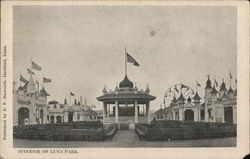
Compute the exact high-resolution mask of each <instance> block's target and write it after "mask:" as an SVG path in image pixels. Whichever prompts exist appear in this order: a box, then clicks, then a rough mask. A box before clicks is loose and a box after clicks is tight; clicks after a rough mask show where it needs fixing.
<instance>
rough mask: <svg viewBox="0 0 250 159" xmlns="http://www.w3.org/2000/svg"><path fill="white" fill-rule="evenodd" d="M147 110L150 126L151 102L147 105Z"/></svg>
mask: <svg viewBox="0 0 250 159" xmlns="http://www.w3.org/2000/svg"><path fill="white" fill-rule="evenodd" d="M146 108H147V115H148V124H150V104H149V102H148V103H147V105H146Z"/></svg>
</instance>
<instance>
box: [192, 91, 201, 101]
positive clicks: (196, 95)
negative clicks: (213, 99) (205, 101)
mask: <svg viewBox="0 0 250 159" xmlns="http://www.w3.org/2000/svg"><path fill="white" fill-rule="evenodd" d="M200 99H201V97H200V96H199V95H198V92H196V93H195V95H194V97H193V100H200Z"/></svg>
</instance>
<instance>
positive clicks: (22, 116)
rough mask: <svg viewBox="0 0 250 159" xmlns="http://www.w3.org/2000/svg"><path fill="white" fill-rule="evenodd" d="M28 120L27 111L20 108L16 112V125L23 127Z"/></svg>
mask: <svg viewBox="0 0 250 159" xmlns="http://www.w3.org/2000/svg"><path fill="white" fill-rule="evenodd" d="M28 120H29V109H28V108H23V107H22V108H20V109H19V110H18V125H25V124H26V123H27V122H28Z"/></svg>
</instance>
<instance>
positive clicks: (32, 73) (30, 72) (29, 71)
mask: <svg viewBox="0 0 250 159" xmlns="http://www.w3.org/2000/svg"><path fill="white" fill-rule="evenodd" d="M27 71H28V73H29V74H31V75H35V73H34V72H32V71H31V70H30V69H28V68H27Z"/></svg>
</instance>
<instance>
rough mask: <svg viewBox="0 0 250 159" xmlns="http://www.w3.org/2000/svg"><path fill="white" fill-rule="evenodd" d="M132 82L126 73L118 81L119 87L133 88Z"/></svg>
mask: <svg viewBox="0 0 250 159" xmlns="http://www.w3.org/2000/svg"><path fill="white" fill-rule="evenodd" d="M133 86H134V84H133V82H131V81H130V80H129V79H128V77H127V75H125V77H124V79H123V80H122V81H121V82H120V83H119V87H120V88H133Z"/></svg>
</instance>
